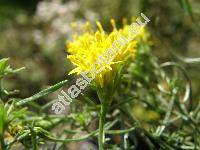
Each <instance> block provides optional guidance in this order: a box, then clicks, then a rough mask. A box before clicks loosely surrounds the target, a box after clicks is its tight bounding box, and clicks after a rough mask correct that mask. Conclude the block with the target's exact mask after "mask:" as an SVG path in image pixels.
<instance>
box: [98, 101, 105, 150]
mask: <svg viewBox="0 0 200 150" xmlns="http://www.w3.org/2000/svg"><path fill="white" fill-rule="evenodd" d="M105 118H106V105H105V103H102V104H101V112H100V116H99V137H98V144H99V150H103V145H104V139H105V133H104V128H103V127H104V124H105Z"/></svg>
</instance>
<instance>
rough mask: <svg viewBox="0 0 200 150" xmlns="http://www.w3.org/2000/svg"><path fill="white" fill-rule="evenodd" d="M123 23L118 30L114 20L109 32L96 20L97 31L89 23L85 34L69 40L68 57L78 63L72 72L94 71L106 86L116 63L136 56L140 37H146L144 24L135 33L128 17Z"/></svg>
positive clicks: (101, 84)
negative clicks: (131, 28) (127, 22)
mask: <svg viewBox="0 0 200 150" xmlns="http://www.w3.org/2000/svg"><path fill="white" fill-rule="evenodd" d="M123 23H124V26H123V28H122V29H117V28H116V24H115V21H114V20H113V19H111V24H112V26H113V31H112V32H111V33H109V34H108V33H106V32H105V31H104V29H103V27H102V25H101V24H100V22H96V24H97V27H98V30H97V31H93V30H92V29H91V27H90V23H89V22H87V23H86V25H85V26H84V32H83V34H82V35H80V36H78V35H77V34H76V35H74V39H73V41H72V42H68V43H67V52H68V53H69V54H70V55H68V56H67V58H68V59H69V60H70V61H71V62H72V63H73V64H74V65H75V66H76V68H75V69H73V70H72V71H71V72H70V73H69V74H73V73H76V74H80V73H82V72H86V71H89V72H90V73H91V72H93V75H94V76H95V79H94V80H95V81H96V82H97V83H99V84H100V86H101V87H103V86H104V85H105V82H107V80H110V78H112V77H113V74H114V72H115V71H116V65H117V64H119V63H120V62H124V61H126V60H127V58H128V57H130V56H132V57H134V56H135V53H136V50H137V43H138V39H139V37H141V38H140V39H143V40H146V33H145V30H144V27H139V30H138V31H139V32H137V34H135V35H134V34H133V33H131V32H130V26H128V25H127V24H126V21H125V20H124V21H123ZM90 76H91V74H90Z"/></svg>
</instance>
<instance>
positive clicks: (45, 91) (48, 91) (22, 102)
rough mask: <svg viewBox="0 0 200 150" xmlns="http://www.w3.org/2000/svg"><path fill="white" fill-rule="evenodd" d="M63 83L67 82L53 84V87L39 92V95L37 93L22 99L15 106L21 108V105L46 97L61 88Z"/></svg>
mask: <svg viewBox="0 0 200 150" xmlns="http://www.w3.org/2000/svg"><path fill="white" fill-rule="evenodd" d="M65 83H67V80H64V81H62V82H59V83H57V84H55V85H53V86H51V87H49V88H47V89H45V90H43V91H41V92H39V93H37V94H35V95H33V96H31V97H29V98H26V99H23V100H21V101H19V102H17V103H16V106H22V105H24V104H26V103H29V102H32V101H35V100H37V99H39V98H42V97H44V96H47V95H49V94H51V93H53V92H55V91H56V90H58V89H59V88H61V87H63V86H64V85H65Z"/></svg>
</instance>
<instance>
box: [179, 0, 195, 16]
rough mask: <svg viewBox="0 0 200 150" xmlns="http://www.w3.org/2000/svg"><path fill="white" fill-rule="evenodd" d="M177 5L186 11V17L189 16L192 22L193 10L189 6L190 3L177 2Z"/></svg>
mask: <svg viewBox="0 0 200 150" xmlns="http://www.w3.org/2000/svg"><path fill="white" fill-rule="evenodd" d="M178 2H179V4H180V5H181V7H182V8H183V9H184V10H185V11H187V13H188V15H190V17H191V19H192V20H194V17H193V10H192V7H191V5H190V2H189V1H188V0H178Z"/></svg>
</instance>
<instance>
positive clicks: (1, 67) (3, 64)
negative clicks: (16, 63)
mask: <svg viewBox="0 0 200 150" xmlns="http://www.w3.org/2000/svg"><path fill="white" fill-rule="evenodd" d="M8 60H9V58H3V59H1V60H0V74H3V72H4V71H5V69H6V66H7V64H8Z"/></svg>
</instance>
